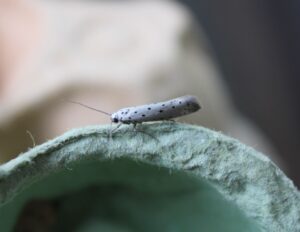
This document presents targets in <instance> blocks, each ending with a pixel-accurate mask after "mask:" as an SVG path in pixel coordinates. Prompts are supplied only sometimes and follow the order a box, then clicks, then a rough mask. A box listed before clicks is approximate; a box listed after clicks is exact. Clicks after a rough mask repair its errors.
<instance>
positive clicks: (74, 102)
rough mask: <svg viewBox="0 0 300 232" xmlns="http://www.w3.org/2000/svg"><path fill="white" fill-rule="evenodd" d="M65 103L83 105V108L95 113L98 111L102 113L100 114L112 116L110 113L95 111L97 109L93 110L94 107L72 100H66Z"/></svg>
mask: <svg viewBox="0 0 300 232" xmlns="http://www.w3.org/2000/svg"><path fill="white" fill-rule="evenodd" d="M64 101H66V102H69V103H73V104H76V105H81V106H83V107H85V108H88V109H91V110H95V111H98V112H100V113H102V114H106V115H109V116H111V114H110V113H107V112H105V111H102V110H98V109H95V108H93V107H90V106H87V105H85V104H82V103H80V102H76V101H71V100H67V99H64Z"/></svg>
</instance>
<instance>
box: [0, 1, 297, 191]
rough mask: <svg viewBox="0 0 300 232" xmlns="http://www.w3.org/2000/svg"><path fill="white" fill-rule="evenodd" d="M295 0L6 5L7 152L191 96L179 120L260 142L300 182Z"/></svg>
mask: <svg viewBox="0 0 300 232" xmlns="http://www.w3.org/2000/svg"><path fill="white" fill-rule="evenodd" d="M299 11H300V4H299V3H298V2H297V1H279V0H275V1H271V0H267V1H259V0H251V1H250V0H248V1H215V0H213V1H201V0H200V1H199V0H197V1H196V0H194V1H192V0H181V1H163V0H161V1H100V0H99V1H97V0H93V1H92V0H90V1H79V0H78V1H75V0H68V1H50V0H2V1H1V3H0V17H1V20H0V51H1V53H0V84H1V86H0V91H1V93H0V160H1V162H5V161H6V160H9V159H11V158H13V157H15V156H16V155H17V154H19V153H21V152H24V151H26V150H27V149H30V147H32V144H31V139H30V136H28V134H27V133H26V131H27V130H29V131H30V132H31V133H32V134H33V137H34V138H35V142H36V143H42V142H45V141H47V140H48V139H51V138H53V137H55V136H58V135H60V134H61V133H63V132H65V131H66V130H68V129H71V128H74V127H79V126H84V125H89V124H98V123H108V122H109V119H108V118H106V117H105V116H103V115H99V114H95V112H88V111H86V110H85V109H83V108H78V107H76V106H73V105H72V106H70V105H68V104H66V103H65V102H62V101H61V100H62V99H63V98H71V99H73V100H77V101H80V102H83V103H86V104H89V105H92V106H94V107H98V108H101V109H102V110H107V111H109V112H113V111H114V110H117V109H119V108H121V107H125V106H131V105H135V104H144V103H147V102H153V101H160V100H164V99H169V98H172V97H176V96H179V95H183V94H194V95H197V96H198V97H199V99H200V102H201V103H202V105H203V109H202V110H201V112H199V113H197V114H195V115H192V116H190V117H187V118H184V119H181V120H182V121H184V122H189V123H195V124H200V125H203V126H206V127H209V128H212V129H215V130H219V131H222V132H224V133H225V134H228V135H230V136H233V137H236V138H238V139H240V140H241V141H243V142H244V143H246V144H249V145H251V146H253V147H254V148H256V149H258V150H260V151H263V152H264V153H266V154H267V155H269V156H270V157H271V158H272V159H273V160H274V161H275V162H277V164H278V165H280V166H281V167H282V168H284V170H285V171H286V172H287V174H288V176H290V177H291V178H292V179H293V180H294V181H295V182H296V184H298V185H299V184H300V170H299V169H298V163H299V161H300V158H299V157H298V153H299V150H300V144H299V137H300V136H299V122H298V118H299V114H300V109H299V103H298V102H299V98H300V93H299V91H298V88H299V87H298V86H299V82H300V81H299V77H298V76H299V73H300V70H299V69H300V66H299V65H298V63H299V62H300V61H299V58H298V54H299V52H300V49H299V43H298V41H299V39H300V33H299V30H300V29H299V28H300V27H299V18H300V16H299Z"/></svg>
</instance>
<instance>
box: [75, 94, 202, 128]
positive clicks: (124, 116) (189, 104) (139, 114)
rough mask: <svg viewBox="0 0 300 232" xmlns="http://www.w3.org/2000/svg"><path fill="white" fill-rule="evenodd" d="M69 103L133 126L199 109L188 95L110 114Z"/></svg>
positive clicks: (197, 104) (196, 102)
mask: <svg viewBox="0 0 300 232" xmlns="http://www.w3.org/2000/svg"><path fill="white" fill-rule="evenodd" d="M69 102H71V103H75V104H79V105H81V106H84V107H86V108H89V109H92V110H96V111H98V112H101V113H103V114H106V115H109V116H110V117H111V122H112V123H120V124H134V125H136V124H137V123H143V122H149V121H162V120H171V119H174V118H177V117H181V116H183V115H187V114H191V113H194V112H196V111H198V110H199V109H200V108H201V106H200V104H199V102H198V100H197V98H196V97H195V96H190V95H186V96H182V97H178V98H175V99H171V100H168V101H165V102H158V103H152V104H147V105H141V106H133V107H127V108H123V109H120V110H118V111H117V112H115V113H112V114H110V113H107V112H105V111H102V110H98V109H95V108H92V107H90V106H87V105H84V104H82V103H79V102H74V101H69Z"/></svg>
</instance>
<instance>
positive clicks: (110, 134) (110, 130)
mask: <svg viewBox="0 0 300 232" xmlns="http://www.w3.org/2000/svg"><path fill="white" fill-rule="evenodd" d="M122 124H123V123H121V122H120V123H118V125H117V126H116V128H114V129H112V122H111V123H110V129H109V141H111V140H112V134H113V133H114V132H115V131H116V130H118V129H119V128H120V127H121V126H122Z"/></svg>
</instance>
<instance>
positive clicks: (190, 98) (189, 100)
mask: <svg viewBox="0 0 300 232" xmlns="http://www.w3.org/2000/svg"><path fill="white" fill-rule="evenodd" d="M185 100H186V102H187V103H189V104H190V105H191V107H192V108H193V110H195V111H197V110H200V109H201V108H202V107H201V105H200V103H199V101H198V98H197V97H196V96H192V95H187V96H185Z"/></svg>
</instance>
